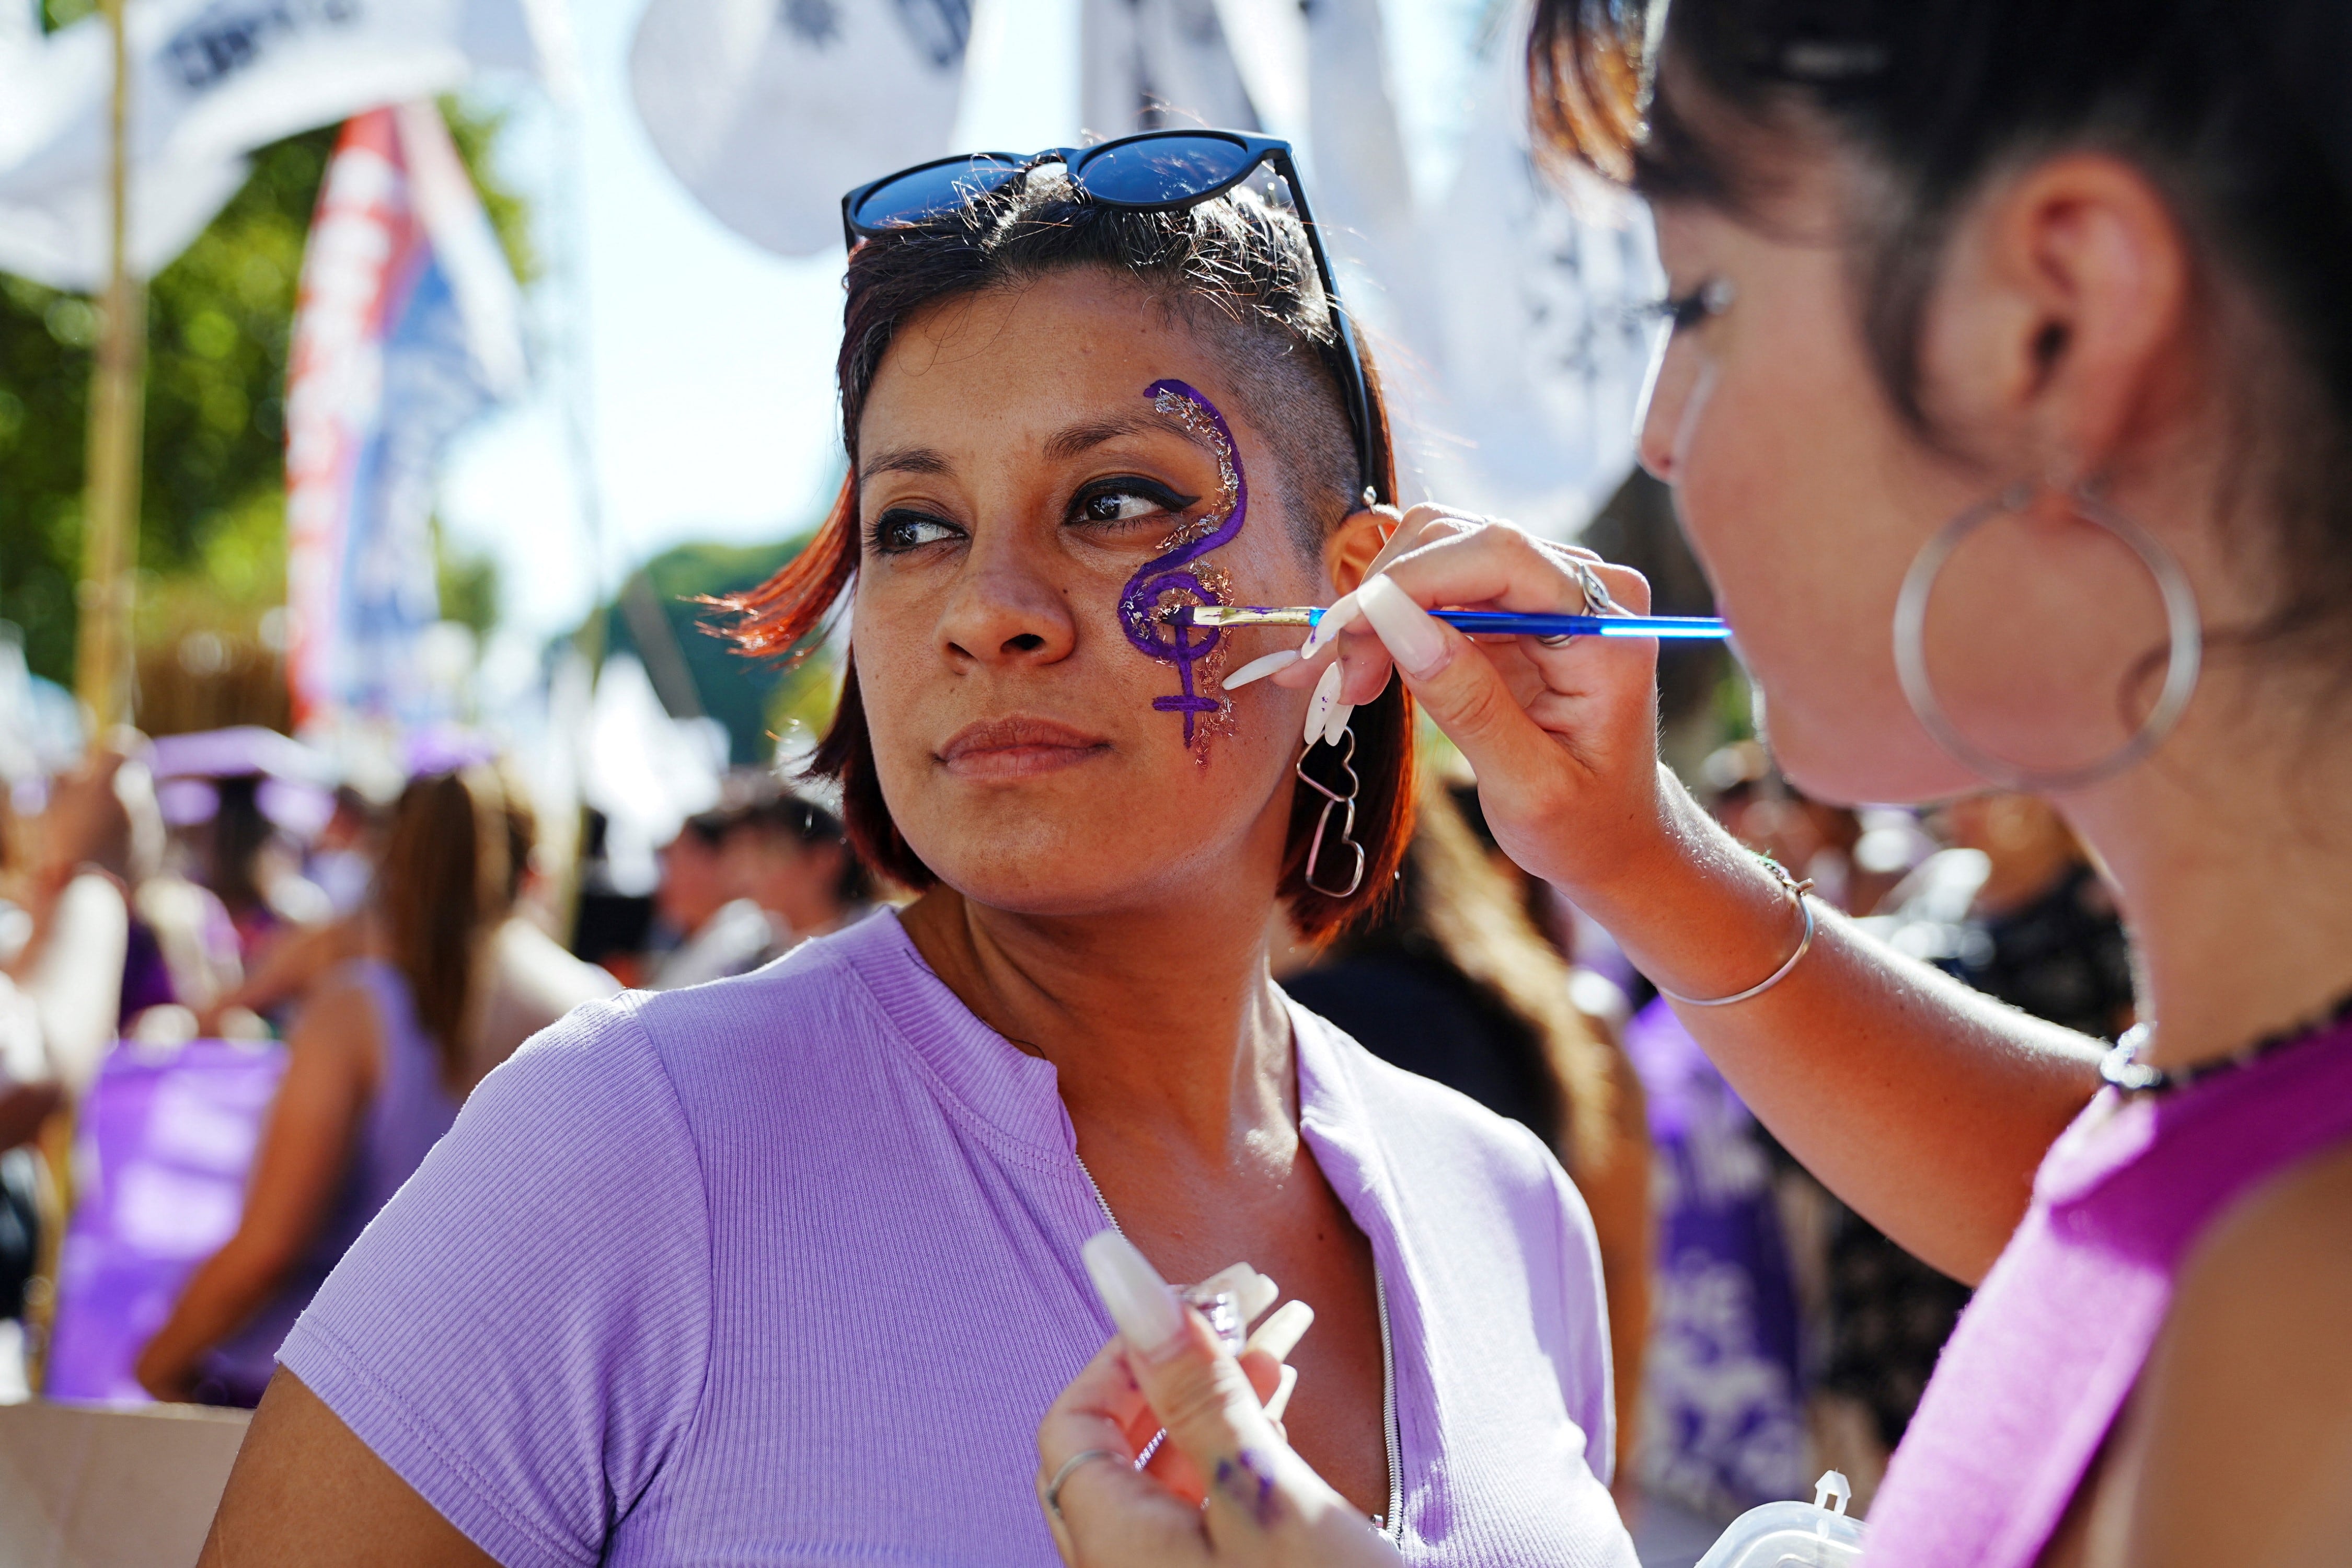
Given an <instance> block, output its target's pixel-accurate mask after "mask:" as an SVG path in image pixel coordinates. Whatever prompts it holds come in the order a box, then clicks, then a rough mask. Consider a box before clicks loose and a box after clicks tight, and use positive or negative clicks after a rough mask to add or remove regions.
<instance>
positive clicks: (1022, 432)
mask: <svg viewBox="0 0 2352 1568" xmlns="http://www.w3.org/2000/svg"><path fill="white" fill-rule="evenodd" d="M1167 376H1173V377H1176V378H1177V379H1179V380H1182V381H1187V382H1190V383H1192V384H1193V385H1195V386H1197V387H1199V388H1200V389H1201V390H1202V392H1203V393H1205V394H1207V395H1208V396H1209V397H1210V399H1211V400H1212V401H1213V402H1215V403H1217V404H1219V405H1221V406H1223V409H1224V412H1225V415H1226V417H1227V418H1228V419H1230V420H1234V422H1235V423H1240V422H1241V411H1240V410H1239V409H1237V408H1235V407H1234V403H1233V398H1232V396H1231V391H1232V385H1231V379H1230V377H1229V376H1228V375H1227V374H1225V372H1224V369H1223V365H1222V363H1220V360H1219V357H1218V355H1217V354H1216V353H1214V352H1213V347H1212V345H1211V344H1210V343H1209V342H1207V341H1205V339H1204V338H1203V336H1202V333H1200V332H1199V331H1196V330H1194V329H1193V328H1192V327H1191V326H1190V325H1188V324H1187V323H1186V322H1185V321H1182V320H1181V318H1179V317H1177V316H1176V315H1174V314H1173V313H1171V311H1169V310H1166V309H1165V308H1164V307H1163V306H1162V304H1161V303H1160V301H1158V300H1154V299H1153V298H1152V297H1151V296H1150V295H1149V294H1148V293H1147V292H1146V291H1145V290H1143V289H1140V288H1139V287H1137V286H1136V285H1133V284H1130V283H1128V282H1125V281H1123V280H1121V279H1117V278H1114V277H1112V276H1110V275H1109V274H1108V273H1104V272H1100V271H1097V270H1093V269H1086V270H1074V271H1070V272H1063V273H1055V274H1052V275H1050V276H1048V277H1045V278H1043V279H1035V280H1034V281H1030V282H1026V283H1024V284H1022V285H1020V286H1018V287H1014V288H1003V289H988V290H985V291H983V292H981V293H978V294H971V295H964V296H960V297H958V298H956V299H952V300H943V301H941V302H940V303H939V304H936V305H933V306H930V307H929V308H927V309H925V310H920V311H919V312H917V313H916V314H915V315H914V316H912V317H910V318H909V319H908V321H906V322H905V323H904V324H902V325H901V326H900V327H899V329H898V331H897V332H896V333H895V334H894V335H893V337H892V339H891V343H890V347H889V350H888V352H887V353H885V354H884V356H883V359H882V363H881V366H880V367H879V369H878V370H877V373H876V374H875V378H874V384H873V388H872V390H871V391H870V392H869V393H868V394H867V395H866V406H865V408H864V410H863V411H862V413H861V415H860V417H859V420H858V446H859V448H860V450H861V451H864V452H869V453H870V452H873V451H876V450H877V449H879V448H880V447H885V446H895V445H898V444H900V443H905V442H915V441H919V442H920V443H921V444H923V445H924V446H927V447H937V448H940V449H941V450H947V451H952V450H954V449H956V448H959V447H967V446H970V445H971V444H974V443H986V444H991V445H996V446H1002V445H1004V444H1007V443H1012V444H1018V445H1022V446H1029V447H1034V446H1035V445H1038V444H1040V443H1042V442H1044V441H1045V440H1046V439H1048V438H1049V437H1051V436H1052V435H1053V434H1055V433H1056V432H1058V431H1060V430H1062V429H1064V428H1065V427H1066V426H1069V425H1071V424H1073V423H1074V422H1077V421H1081V420H1087V419H1099V418H1101V417H1103V416H1105V415H1106V414H1125V413H1136V414H1141V415H1148V414H1149V411H1150V405H1149V404H1148V403H1146V402H1145V400H1144V397H1143V389H1144V388H1145V387H1147V386H1149V385H1150V384H1151V383H1152V382H1154V381H1157V380H1160V379H1161V378H1162V377H1167Z"/></svg>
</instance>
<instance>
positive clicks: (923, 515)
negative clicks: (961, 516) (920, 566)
mask: <svg viewBox="0 0 2352 1568" xmlns="http://www.w3.org/2000/svg"><path fill="white" fill-rule="evenodd" d="M957 531H958V530H957V528H956V526H955V524H953V523H951V522H947V521H942V520H940V519H939V518H936V517H933V516H931V515H930V514H929V513H928V512H920V511H902V510H890V511H886V512H884V513H883V514H882V515H881V516H880V517H879V518H877V519H876V520H875V522H874V548H875V549H876V550H877V551H879V552H882V553H883V554H885V555H888V554H891V553H894V552H898V551H901V550H919V549H921V548H922V547H923V546H924V545H926V544H937V543H940V542H941V541H943V540H949V539H953V538H954V537H955V536H956V534H957Z"/></svg>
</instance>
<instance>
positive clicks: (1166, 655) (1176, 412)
mask: <svg viewBox="0 0 2352 1568" xmlns="http://www.w3.org/2000/svg"><path fill="white" fill-rule="evenodd" d="M1143 395H1145V396H1146V397H1149V398H1150V399H1151V403H1152V406H1153V407H1155V408H1157V409H1159V410H1160V413H1162V414H1164V415H1166V416H1168V417H1170V418H1171V419H1173V420H1175V421H1176V422H1177V423H1178V424H1179V425H1181V426H1183V427H1184V428H1185V429H1186V430H1188V431H1190V432H1192V434H1193V435H1194V436H1197V437H1200V438H1201V439H1202V440H1204V441H1206V442H1207V443H1208V444H1209V445H1210V446H1211V447H1213V448H1214V450H1215V451H1216V454H1217V472H1218V477H1219V479H1221V480H1222V481H1223V483H1222V487H1221V488H1222V492H1223V493H1222V494H1221V495H1220V496H1219V497H1218V504H1217V505H1216V506H1213V507H1211V508H1210V509H1209V510H1207V511H1205V512H1203V513H1202V515H1201V516H1200V517H1198V518H1196V519H1194V520H1193V521H1190V522H1187V523H1186V524H1184V526H1182V527H1181V528H1179V529H1178V530H1177V531H1175V532H1174V533H1172V534H1171V535H1169V536H1168V537H1167V538H1166V539H1164V540H1162V541H1160V552H1161V553H1160V555H1159V556H1157V557H1155V558H1154V559H1152V560H1150V561H1147V562H1145V563H1143V565H1142V566H1141V567H1140V568H1139V569H1138V570H1137V572H1136V574H1135V575H1134V576H1132V577H1130V578H1129V579H1128V580H1127V586H1126V588H1125V589H1124V590H1122V591H1121V592H1120V594H1119V596H1118V619H1119V626H1120V627H1121V628H1122V629H1123V630H1125V632H1126V633H1127V640H1128V641H1129V642H1131V643H1133V644H1134V645H1135V647H1136V649H1137V651H1139V652H1140V653H1142V654H1144V655H1146V656H1147V657H1149V658H1156V659H1158V660H1160V662H1161V663H1163V664H1172V665H1174V666H1175V667H1176V683H1177V685H1178V687H1179V688H1180V689H1179V690H1177V691H1175V692H1172V693H1171V694H1169V695H1168V696H1165V697H1155V698H1153V699H1152V700H1151V706H1152V707H1154V708H1156V709H1158V710H1160V711H1161V712H1163V713H1181V714H1182V715H1183V716H1184V743H1185V744H1186V745H1188V746H1190V745H1193V744H1195V743H1197V742H1205V741H1206V740H1207V739H1208V736H1209V734H1210V733H1211V732H1212V731H1213V730H1215V729H1217V728H1219V727H1221V724H1222V721H1223V720H1224V719H1225V717H1226V716H1227V714H1228V713H1229V712H1230V709H1229V707H1228V704H1227V701H1226V700H1225V699H1223V698H1222V697H1207V696H1203V695H1202V692H1201V690H1200V686H1201V677H1202V676H1203V675H1206V676H1208V677H1209V678H1211V679H1214V677H1215V674H1216V663H1215V662H1213V661H1214V660H1215V659H1216V656H1217V654H1218V653H1219V651H1220V648H1221V646H1222V644H1223V640H1224V633H1223V631H1222V630H1221V629H1220V628H1218V627H1215V626H1194V625H1193V624H1192V617H1191V616H1188V615H1185V614H1183V613H1182V612H1183V611H1184V610H1185V609H1187V608H1189V607H1190V606H1192V605H1222V604H1223V603H1225V600H1226V595H1229V594H1231V592H1232V584H1230V583H1229V582H1228V581H1227V580H1226V578H1225V574H1223V573H1222V572H1218V571H1214V570H1212V569H1208V568H1203V567H1195V566H1194V564H1193V563H1195V562H1197V561H1199V560H1200V558H1201V557H1202V556H1203V555H1206V554H1208V553H1209V552H1211V551H1213V550H1216V549H1219V548H1221V547H1223V546H1224V545H1227V544H1231V543H1232V542H1234V540H1235V539H1237V538H1239V537H1240V536H1241V531H1242V528H1243V526H1244V524H1245V523H1246V522H1247V521H1249V478H1248V476H1247V475H1246V474H1244V472H1243V471H1242V455H1241V450H1240V448H1239V447H1238V446H1237V445H1236V444H1235V443H1234V433H1233V431H1232V429H1231V428H1230V427H1229V426H1227V425H1226V424H1225V416H1223V415H1222V414H1220V413H1218V412H1217V405H1215V404H1213V403H1212V402H1210V401H1209V400H1208V399H1207V398H1206V397H1204V396H1202V395H1201V394H1200V392H1199V391H1198V390H1196V389H1195V388H1193V387H1191V386H1188V385H1186V384H1184V383H1182V382H1181V381H1155V382H1153V383H1152V384H1150V386H1148V387H1145V388H1144V389H1143ZM1171 616H1172V618H1171Z"/></svg>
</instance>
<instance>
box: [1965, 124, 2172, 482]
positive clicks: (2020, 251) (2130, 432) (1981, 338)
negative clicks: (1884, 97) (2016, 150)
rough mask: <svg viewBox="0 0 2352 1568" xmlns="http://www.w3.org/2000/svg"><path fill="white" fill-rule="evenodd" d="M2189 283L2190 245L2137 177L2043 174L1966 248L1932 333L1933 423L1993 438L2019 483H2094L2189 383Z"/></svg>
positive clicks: (2094, 166) (2079, 166) (2113, 168)
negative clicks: (2014, 469) (2089, 480)
mask: <svg viewBox="0 0 2352 1568" xmlns="http://www.w3.org/2000/svg"><path fill="white" fill-rule="evenodd" d="M2188 304H2189V247H2188V242H2187V239H2186V237H2185V236H2184V235H2183V234H2182V232H2181V229H2180V226H2179V223H2178V222H2177V221H2176V220H2175V219H2174V216H2173V214H2172V209H2171V207H2170V206H2169V205H2168V204H2167V203H2166V201H2165V199H2164V196H2163V195H2162V194H2161V193H2160V192H2159V191H2158V189H2157V187H2156V185H2155V184H2154V183H2153V182H2151V181H2150V180H2149V179H2148V177H2147V175H2146V174H2143V173H2142V172H2141V171H2140V170H2139V169H2138V168H2137V166H2135V165H2134V164H2132V163H2128V162H2126V161H2125V160H2124V159H2121V158H2116V157H2112V156H2109V155H2106V154H2103V153H2067V154H2064V155H2062V156H2059V157H2055V158H2052V159H2049V160H2047V161H2046V162H2043V163H2038V164H2036V165H2034V166H2033V167H2032V168H2031V169H2029V170H2027V171H2025V172H2024V173H2023V174H2020V175H2018V176H2016V177H2015V178H2014V179H2012V180H2011V181H2009V182H2008V183H2007V184H2004V185H2002V186H2000V187H1999V188H1997V189H1996V190H1995V191H1994V192H1993V193H1992V194H1991V195H1990V196H1989V197H1988V198H1986V199H1985V200H1984V201H1983V202H1982V203H1980V204H1979V206H1978V208H1977V211H1976V213H1975V214H1974V216H1972V217H1971V218H1970V219H1969V221H1968V222H1967V223H1966V224H1965V225H1964V226H1963V228H1962V232H1961V235H1960V236H1959V237H1958V241H1957V243H1956V244H1955V246H1954V247H1953V251H1952V256H1951V259H1950V262H1949V264H1948V268H1947V270H1946V272H1945V276H1944V278H1943V279H1942V280H1941V282H1940V284H1939V286H1938V288H1937V291H1936V295H1935V298H1934V302H1933V304H1932V305H1931V308H1930V311H1929V319H1928V322H1927V331H1926V332H1925V334H1924V335H1923V342H1922V347H1923V353H1922V361H1923V363H1922V369H1923V370H1924V371H1925V372H1926V373H1927V374H1926V375H1925V376H1924V377H1923V384H1924V385H1925V386H1927V388H1928V389H1929V391H1928V395H1927V405H1928V409H1927V411H1928V413H1929V415H1930V416H1932V417H1934V418H1936V419H1937V421H1938V422H1939V423H1944V422H1948V423H1949V424H1951V425H1952V426H1954V427H1955V428H1957V429H1958V430H1960V431H1962V432H1968V431H1971V430H1973V431H1975V432H1977V433H1979V435H1980V436H1981V437H1987V438H1989V441H1988V444H1989V445H1990V446H1991V447H1993V448H1995V449H1996V452H1997V453H1998V456H1999V457H2000V459H2001V460H2003V461H2006V462H2011V463H2015V464H2019V465H2022V468H2021V472H2019V473H2018V474H2017V476H2016V477H2018V478H2022V479H2055V480H2060V481H2069V480H2074V479H2083V478H2086V477H2088V476H2090V475H2093V474H2095V473H2098V472H2100V471H2101V470H2102V469H2104V468H2107V467H2108V466H2109V464H2110V463H2111V462H2112V461H2113V460H2114V459H2115V458H2116V455H2117V454H2118V452H2119V450H2121V449H2122V448H2124V447H2126V446H2127V445H2129V444H2131V443H2133V442H2134V441H2135V439H2136V438H2137V437H2143V436H2145V435H2146V434H2147V431H2148V427H2149V426H2151V425H2156V424H2161V423H2163V422H2164V421H2165V418H2166V416H2167V415H2168V413H2169V411H2170V410H2169V407H2168V405H2171V404H2173V403H2175V402H2176V400H2177V399H2179V398H2181V397H2185V396H2186V395H2188V393H2189V388H2190V386H2191V385H2192V384H2193V374H2192V366H2191V365H2190V363H2189V362H2190V359H2191V357H2192V356H2191V354H2190V352H2189V351H2190V341H2189V331H2188V328H2189V321H2188V319H2187V312H2188ZM2001 448H2012V449H2009V450H2000V449H2001ZM1989 455H1990V454H1989Z"/></svg>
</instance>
